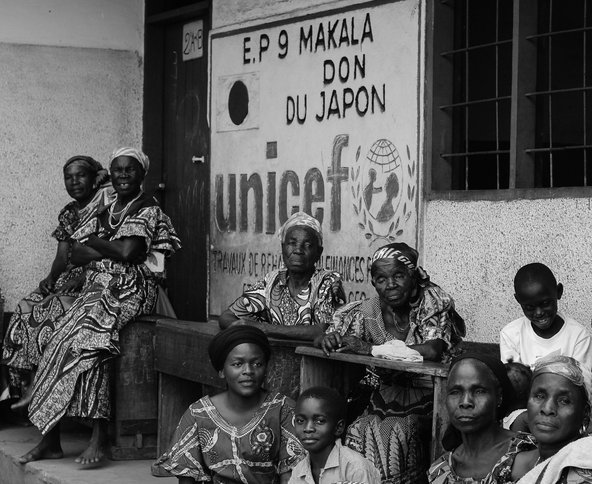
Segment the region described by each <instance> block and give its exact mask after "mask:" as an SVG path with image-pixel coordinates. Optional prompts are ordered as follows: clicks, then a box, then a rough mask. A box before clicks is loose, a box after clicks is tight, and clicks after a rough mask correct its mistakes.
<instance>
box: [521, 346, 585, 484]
mask: <svg viewBox="0 0 592 484" xmlns="http://www.w3.org/2000/svg"><path fill="white" fill-rule="evenodd" d="M591 405H592V373H591V372H590V369H588V368H586V367H585V366H584V365H582V364H581V363H580V362H578V361H577V360H575V359H573V358H570V357H569V356H563V355H550V356H546V357H544V358H541V359H539V360H538V361H537V362H536V363H535V366H534V371H533V378H532V384H531V386H530V396H529V398H528V404H527V410H528V423H529V427H530V429H531V431H532V433H533V435H534V437H535V438H536V441H537V447H538V448H537V449H534V450H531V451H527V452H523V453H520V454H519V455H518V456H517V457H516V462H515V466H514V467H515V468H514V473H515V475H517V476H522V475H523V474H524V473H525V472H528V471H529V472H528V473H527V474H526V475H524V476H523V477H522V478H521V479H520V480H519V481H518V482H519V484H535V483H536V484H584V483H590V482H592V436H590V435H589V433H588V429H589V428H590V427H589V426H590V409H591ZM531 469H532V470H531Z"/></svg>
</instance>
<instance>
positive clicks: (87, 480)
mask: <svg viewBox="0 0 592 484" xmlns="http://www.w3.org/2000/svg"><path fill="white" fill-rule="evenodd" d="M0 425H1V426H0V484H112V483H117V484H146V483H147V484H151V483H152V484H176V483H177V479H176V478H173V477H167V478H162V477H161V478H158V477H153V476H152V475H151V474H150V465H151V464H152V461H150V460H135V461H132V460H128V461H112V460H109V459H106V460H105V463H104V464H103V465H102V466H101V467H97V468H93V469H87V468H84V467H82V466H80V465H78V464H76V463H75V462H74V459H75V458H76V457H77V456H78V455H80V453H81V452H82V451H83V450H84V449H85V448H86V446H87V445H88V440H89V438H90V430H89V429H87V428H85V427H82V426H69V427H68V428H67V429H66V430H64V431H62V448H63V450H64V458H63V459H56V460H41V461H36V462H30V463H28V464H26V465H24V466H23V465H21V464H19V463H18V461H17V459H18V458H19V457H20V456H21V455H23V454H25V453H26V452H27V451H29V450H31V449H32V448H33V447H34V446H35V445H36V444H37V443H38V442H39V440H40V438H41V434H40V433H39V431H38V430H37V429H36V428H35V427H22V426H14V425H9V424H4V423H0Z"/></svg>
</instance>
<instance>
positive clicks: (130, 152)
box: [109, 147, 150, 173]
mask: <svg viewBox="0 0 592 484" xmlns="http://www.w3.org/2000/svg"><path fill="white" fill-rule="evenodd" d="M119 156H130V157H132V158H134V159H136V160H138V163H140V165H142V168H144V172H145V173H148V170H149V169H150V160H149V159H148V157H147V156H146V155H145V154H144V153H142V152H141V151H140V150H137V149H135V148H128V147H123V148H119V149H117V150H115V151H114V152H113V153H112V154H111V161H110V162H109V169H111V165H112V164H113V160H115V158H117V157H119Z"/></svg>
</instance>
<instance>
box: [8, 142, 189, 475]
mask: <svg viewBox="0 0 592 484" xmlns="http://www.w3.org/2000/svg"><path fill="white" fill-rule="evenodd" d="M148 168H149V162H148V157H147V156H146V155H144V154H143V153H142V152H140V151H138V150H136V149H133V148H121V149H119V150H117V151H115V152H114V153H113V154H112V156H111V164H110V171H111V181H112V184H113V188H114V189H115V192H116V193H117V198H116V200H115V201H113V203H111V204H110V205H108V206H106V207H104V209H103V210H99V211H97V215H96V216H95V217H92V218H90V219H89V220H87V221H86V223H83V224H82V225H81V226H80V227H79V228H78V229H77V230H76V232H74V234H73V235H72V239H74V240H75V242H74V243H73V245H72V260H73V261H74V263H77V264H85V265H86V270H85V282H84V286H83V288H82V291H81V293H80V295H79V297H78V298H77V299H76V301H75V302H74V304H73V305H72V307H71V308H70V309H69V310H68V311H67V312H66V314H64V316H63V317H62V318H61V319H60V321H59V324H58V329H57V330H56V331H55V332H54V333H53V335H52V336H51V338H50V340H49V342H48V343H47V346H46V347H45V349H44V352H43V355H42V356H41V360H40V362H39V369H38V371H37V375H36V377H35V380H34V382H33V392H32V398H31V403H30V404H29V419H30V420H31V422H32V423H33V424H34V425H35V426H36V427H38V428H39V430H40V431H41V433H42V434H43V438H42V440H41V443H40V444H39V445H37V446H36V447H35V448H34V449H32V450H31V451H30V452H28V453H27V454H25V455H23V456H22V457H21V458H20V462H21V463H26V462H29V461H32V460H38V459H44V458H59V457H61V456H62V449H61V445H60V433H59V422H60V420H61V419H62V417H65V416H75V417H81V418H87V419H90V420H91V421H92V423H93V434H92V437H91V441H90V444H89V446H88V448H87V449H86V450H85V451H84V452H83V453H82V454H81V455H80V456H79V457H78V458H77V459H76V462H78V463H81V464H89V463H97V462H100V461H101V460H102V459H103V457H104V447H105V445H106V443H107V442H106V440H107V425H106V424H107V420H108V418H109V417H110V412H111V396H110V373H109V368H108V365H107V363H108V361H109V360H110V359H111V358H113V357H114V356H116V355H118V354H119V345H118V341H119V331H120V330H121V329H122V328H123V326H125V324H127V323H128V322H129V321H131V320H132V319H133V318H135V317H136V316H139V315H142V314H148V313H150V312H151V311H152V308H153V307H154V304H155V301H156V295H157V283H158V281H159V280H161V279H162V278H163V277H164V258H165V257H167V256H169V255H170V254H172V253H173V252H174V251H175V250H177V249H179V247H180V244H179V239H178V237H177V235H176V233H175V230H174V229H173V226H172V225H171V222H170V219H169V218H168V217H167V215H165V214H164V212H163V211H162V210H161V209H160V207H159V206H158V205H157V203H156V202H155V201H154V200H153V199H152V198H151V197H149V196H147V195H146V194H145V193H144V192H143V190H142V181H143V180H144V176H145V175H146V172H147V171H148Z"/></svg>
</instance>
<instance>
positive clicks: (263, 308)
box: [0, 148, 592, 484]
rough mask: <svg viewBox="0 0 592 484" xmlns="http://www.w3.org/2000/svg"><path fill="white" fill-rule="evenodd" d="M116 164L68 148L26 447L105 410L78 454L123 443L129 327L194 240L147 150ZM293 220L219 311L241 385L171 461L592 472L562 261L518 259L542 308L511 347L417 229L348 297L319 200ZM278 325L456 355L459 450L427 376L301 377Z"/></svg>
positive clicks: (240, 473) (399, 479)
mask: <svg viewBox="0 0 592 484" xmlns="http://www.w3.org/2000/svg"><path fill="white" fill-rule="evenodd" d="M109 168H110V181H111V183H108V182H107V183H105V179H104V176H100V175H101V174H102V175H104V173H103V170H102V167H101V166H100V164H98V163H97V162H96V161H94V160H92V158H89V157H84V156H77V157H74V158H73V159H71V160H68V162H67V163H66V165H65V166H64V170H63V171H64V181H65V185H66V190H67V191H68V194H69V195H70V196H71V197H72V198H73V202H71V203H70V204H69V205H67V206H66V207H65V208H64V210H62V212H61V213H60V216H59V218H58V220H59V226H58V228H57V229H56V231H55V232H54V237H55V238H56V239H57V241H58V250H57V254H56V257H55V260H54V262H53V264H52V267H51V271H50V273H49V275H48V276H47V277H46V278H45V279H44V280H43V281H41V283H40V284H39V288H38V289H37V290H36V291H34V292H33V293H32V294H30V295H29V296H27V297H26V298H25V299H23V301H21V303H20V304H19V306H18V308H17V310H16V311H15V312H14V315H13V317H12V319H11V322H10V324H9V328H8V331H7V334H6V337H5V339H4V345H3V355H2V356H3V359H2V363H3V364H4V365H3V370H4V371H3V373H2V375H3V379H2V382H3V383H4V388H2V389H0V390H2V396H3V397H4V402H6V405H10V407H11V408H12V410H13V411H15V412H22V413H24V414H26V415H27V417H28V418H29V419H30V421H31V422H32V423H33V424H34V425H36V426H37V427H38V428H39V430H40V431H41V433H42V439H41V442H40V443H39V444H38V445H37V446H35V447H34V448H33V449H31V450H30V451H29V452H27V453H26V454H25V455H23V456H22V457H21V458H20V462H21V463H22V464H27V463H28V462H31V461H34V460H38V459H48V458H61V457H62V456H63V452H62V448H61V442H60V431H59V429H60V422H61V420H62V419H63V417H78V418H84V419H88V420H90V422H92V426H93V434H92V437H91V440H90V442H89V446H88V448H87V449H86V450H85V451H84V452H83V453H82V454H81V455H80V456H78V458H77V459H76V461H77V462H78V463H80V464H81V465H83V466H85V465H89V464H98V463H101V462H103V459H104V457H105V453H106V446H107V442H108V435H107V428H108V427H107V422H108V419H109V418H111V401H112V396H111V378H112V373H111V371H112V369H111V362H112V360H113V357H115V356H116V355H117V354H118V353H119V344H118V342H119V332H120V331H121V329H122V328H123V327H124V326H125V324H127V323H128V322H129V321H131V320H132V319H133V318H135V317H136V316H138V315H141V314H146V313H149V312H151V311H153V310H154V307H155V305H156V304H157V300H159V298H160V297H164V291H163V290H162V287H161V285H162V283H163V281H164V277H165V271H164V260H165V258H166V257H168V256H170V255H172V254H173V253H174V252H175V251H176V250H178V249H179V248H180V242H179V239H178V237H177V235H176V233H175V230H174V228H173V227H172V224H171V222H170V220H169V218H168V217H167V216H166V214H164V212H163V211H162V210H161V209H160V207H159V206H158V204H157V203H156V202H155V201H154V200H153V199H152V198H151V197H149V196H147V195H146V194H144V192H143V190H142V182H143V179H144V177H145V175H146V172H147V171H148V169H149V160H148V158H147V157H146V155H144V154H143V153H141V152H140V151H138V150H135V149H133V148H122V149H120V150H117V151H116V152H114V153H113V155H112V157H111V160H110V163H109ZM279 238H280V242H281V250H282V256H283V262H284V265H283V267H281V268H280V269H277V270H274V271H272V272H270V273H269V274H267V275H266V276H265V278H264V279H263V280H262V281H260V282H258V283H256V284H255V285H254V286H253V287H251V288H250V289H248V290H247V291H245V293H244V294H242V295H240V296H239V297H238V298H237V299H236V300H235V301H234V302H233V303H232V304H231V305H230V306H229V307H228V309H227V310H225V311H224V312H223V313H222V314H221V316H220V318H219V324H220V327H221V331H220V332H219V333H218V334H217V335H216V336H215V337H214V339H213V340H212V342H211V344H210V347H209V355H210V360H211V364H212V366H213V367H214V369H215V370H216V371H217V372H218V375H219V377H220V378H221V379H223V380H224V382H225V386H226V390H225V391H223V392H221V393H218V394H213V395H209V396H204V397H202V398H200V399H199V400H198V401H196V402H195V403H194V404H192V405H191V406H190V407H189V408H188V409H187V411H186V412H185V414H184V415H183V417H182V418H181V421H180V422H179V426H178V428H177V430H176V432H175V436H174V439H173V441H172V442H171V445H170V448H169V449H168V450H167V451H166V452H165V453H164V454H163V455H162V456H160V458H159V459H158V461H157V463H156V464H155V466H154V469H155V470H157V471H158V472H156V473H157V474H159V475H169V476H170V475H174V476H177V477H178V479H179V482H182V483H193V482H214V483H220V484H221V483H253V484H255V483H263V484H265V483H277V482H282V483H287V482H292V483H309V484H313V483H314V484H318V483H323V484H325V483H346V482H349V483H403V484H406V483H410V484H411V483H426V482H432V483H438V484H446V483H451V484H452V483H481V484H490V483H498V482H499V483H508V482H520V483H523V484H525V483H531V482H532V483H534V482H541V483H543V482H545V483H547V482H548V483H568V482H569V483H580V482H592V477H591V476H592V459H591V458H590V457H589V456H590V455H592V437H589V436H588V429H589V423H590V406H591V400H592V397H591V395H592V377H591V376H590V369H591V366H592V350H591V338H590V334H589V333H588V331H587V330H586V329H585V328H584V327H583V326H581V325H580V324H579V323H577V322H576V321H574V320H573V319H571V318H569V317H567V316H565V315H563V314H562V313H560V312H558V308H557V306H558V300H559V299H561V296H562V293H563V286H562V285H561V284H559V283H557V281H556V279H555V277H554V275H553V273H552V272H551V271H550V270H549V269H548V268H547V267H546V266H545V265H543V264H540V263H533V264H528V265H527V266H524V267H523V268H521V269H520V270H519V271H518V273H517V274H516V277H515V280H514V289H515V298H516V300H517V302H518V303H519V304H520V306H521V308H522V310H523V313H524V317H522V318H519V319H517V320H516V321H513V322H512V323H510V324H509V325H508V326H506V327H505V328H504V329H503V330H502V333H501V335H500V355H501V358H500V357H491V356H487V355H485V354H475V353H467V352H463V350H462V345H461V344H460V343H461V340H462V338H463V337H464V336H465V332H466V331H465V323H464V321H463V319H462V318H461V317H460V316H459V314H458V313H457V312H456V309H455V305H454V300H453V299H452V297H451V296H450V295H449V294H448V293H447V292H445V291H444V290H443V289H442V288H440V287H439V286H438V285H436V284H435V283H434V282H432V281H431V280H430V277H429V275H428V274H427V273H426V271H425V270H424V269H423V268H422V267H420V266H419V264H418V261H419V253H418V252H417V251H416V250H415V249H413V248H412V247H410V246H408V245H407V244H404V243H392V244H388V245H386V246H384V247H380V248H379V249H378V250H376V251H375V253H374V254H373V256H372V258H371V268H370V273H371V280H372V285H373V287H374V289H375V292H376V293H375V295H374V296H373V297H371V298H369V299H367V300H364V301H354V302H351V303H346V302H345V293H344V290H343V287H342V283H341V276H340V275H339V274H338V273H337V272H333V271H327V270H324V269H321V268H318V267H317V265H316V263H317V262H318V260H319V258H320V256H321V254H322V252H323V234H322V230H321V226H320V223H319V222H318V221H317V220H316V219H314V218H313V217H311V216H309V215H307V214H305V213H303V212H298V213H295V214H293V215H292V216H291V217H290V218H289V219H288V220H287V222H286V223H285V224H284V225H283V226H282V227H281V229H280V231H279ZM268 337H278V338H290V339H296V340H302V341H309V342H312V343H313V344H314V345H315V346H317V347H318V348H321V349H322V350H323V351H324V352H325V353H326V355H328V356H329V357H330V355H332V354H333V353H334V352H339V353H353V354H359V355H367V356H375V357H382V358H394V359H401V360H404V361H410V362H421V361H424V360H426V361H435V362H441V363H443V364H445V365H448V367H449V376H448V380H447V394H446V402H445V404H446V408H447V410H448V414H449V417H450V427H449V428H448V430H447V432H446V433H445V435H444V439H443V442H442V443H443V446H444V448H445V449H447V451H446V452H445V453H444V455H442V456H441V457H440V458H438V459H437V460H436V461H435V462H433V463H431V462H430V459H429V453H428V444H429V442H430V438H431V417H430V415H431V412H432V401H433V395H432V391H431V386H432V385H431V381H429V380H426V378H425V377H422V376H421V375H413V374H410V373H403V372H392V371H385V370H382V369H378V368H374V367H368V368H366V369H365V375H364V377H363V378H362V380H361V381H360V383H359V384H358V385H357V386H356V387H355V390H354V392H353V393H352V394H349V395H341V394H340V393H339V392H338V391H337V390H335V389H330V388H324V387H314V388H306V389H303V390H304V391H303V392H302V393H301V392H300V390H301V388H300V386H299V378H298V376H299V361H298V359H297V357H296V355H287V356H282V358H277V359H274V358H275V355H274V354H273V352H272V350H271V346H270V344H269V340H268ZM6 370H7V371H6ZM279 387H282V388H285V389H287V390H286V391H285V392H284V393H282V392H280V391H277V389H278V388H279ZM286 393H287V394H286ZM353 407H355V411H353V412H352V408H353Z"/></svg>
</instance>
